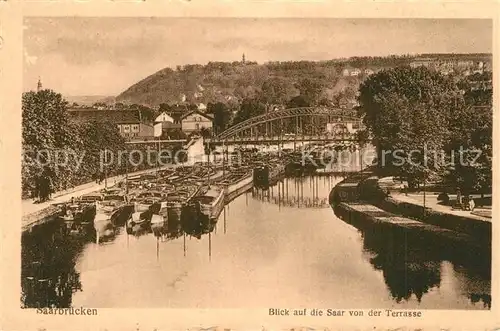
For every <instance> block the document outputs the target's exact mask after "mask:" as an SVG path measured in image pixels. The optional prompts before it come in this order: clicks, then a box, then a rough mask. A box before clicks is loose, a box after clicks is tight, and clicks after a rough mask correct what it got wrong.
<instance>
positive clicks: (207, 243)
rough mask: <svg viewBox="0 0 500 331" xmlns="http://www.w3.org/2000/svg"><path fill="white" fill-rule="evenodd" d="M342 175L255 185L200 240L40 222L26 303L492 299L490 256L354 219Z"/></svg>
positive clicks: (384, 303)
mask: <svg viewBox="0 0 500 331" xmlns="http://www.w3.org/2000/svg"><path fill="white" fill-rule="evenodd" d="M340 180H342V178H339V177H327V176H324V177H304V178H300V179H296V178H289V179H285V180H284V181H283V182H280V183H278V184H277V185H275V186H274V187H272V188H271V189H270V190H269V191H260V190H256V189H253V190H251V191H249V192H247V193H245V194H243V195H241V196H239V197H237V198H236V199H235V200H233V201H232V202H230V203H229V204H228V205H227V206H226V208H225V212H223V213H222V214H221V216H220V218H219V220H218V222H217V226H216V228H215V230H214V231H213V232H211V233H210V234H205V235H202V236H201V238H199V239H198V238H195V237H191V236H189V235H188V236H184V235H182V234H181V235H180V236H176V237H177V238H175V239H166V240H163V241H162V240H159V239H157V238H155V237H154V236H153V235H152V234H145V235H142V236H133V235H127V233H126V232H125V231H124V230H120V231H118V234H117V235H116V236H115V237H114V238H113V240H111V241H108V242H102V243H100V244H99V245H97V244H96V243H94V242H92V241H91V240H90V239H85V238H80V239H78V238H68V237H64V236H58V235H53V232H54V229H50V228H46V229H43V230H40V231H39V232H38V233H34V234H32V235H30V236H25V237H23V250H22V251H23V257H22V265H23V270H22V276H21V278H22V279H21V281H22V288H23V293H22V298H21V301H22V306H23V307H37V306H41V307H47V306H53V307H69V306H75V307H77V306H78V307H79V306H84V307H92V308H94V307H96V308H106V307H111V308H118V307H128V308H143V307H144V308H146V307H151V308H159V307H174V308H190V307H197V308H203V307H207V308H208V307H210V308H269V307H320V308H391V307H396V308H432V309H488V308H489V306H490V304H491V296H490V272H489V269H490V266H489V264H490V262H489V261H480V262H479V263H476V264H473V265H471V264H468V263H462V262H460V261H455V259H454V258H450V257H449V256H447V257H443V256H440V253H439V251H436V250H433V249H432V245H430V244H429V243H426V242H423V241H422V242H418V241H417V242H412V243H411V245H410V244H407V243H405V241H404V238H399V239H400V240H395V239H394V237H393V236H392V237H391V236H390V235H389V234H387V233H380V232H377V231H369V232H363V231H361V230H359V229H357V228H355V227H353V226H351V225H349V224H347V223H345V222H344V221H342V220H341V219H339V218H337V217H336V216H335V214H334V212H333V211H332V208H331V207H330V206H328V203H327V197H328V194H329V192H330V190H331V188H332V187H333V186H334V185H335V183H337V182H339V181H340ZM388 238H391V239H390V240H389V239H388ZM410 246H411V247H410ZM395 252H396V253H395ZM401 252H403V254H401ZM458 254H459V252H458ZM476 262H477V261H476Z"/></svg>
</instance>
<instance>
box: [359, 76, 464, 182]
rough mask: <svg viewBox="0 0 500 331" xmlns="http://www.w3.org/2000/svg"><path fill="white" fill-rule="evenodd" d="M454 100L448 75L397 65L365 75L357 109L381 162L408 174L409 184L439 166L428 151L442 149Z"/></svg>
mask: <svg viewBox="0 0 500 331" xmlns="http://www.w3.org/2000/svg"><path fill="white" fill-rule="evenodd" d="M456 98H457V89H456V86H455V85H454V84H453V82H452V81H451V80H450V79H447V78H445V77H444V76H441V75H440V74H438V73H434V72H431V71H429V70H427V69H425V68H417V69H411V68H409V67H399V68H395V69H391V70H386V71H382V72H379V73H377V74H375V75H372V76H371V77H370V78H369V79H367V80H366V81H365V82H364V83H363V84H362V85H361V87H360V96H359V102H360V107H359V111H360V114H361V115H363V116H364V117H363V121H364V123H365V125H366V126H367V128H368V129H369V130H370V132H371V133H372V135H373V138H374V143H375V146H376V147H377V152H378V158H377V159H378V160H379V166H382V167H384V168H385V170H388V171H390V172H392V173H398V174H401V175H403V176H406V177H407V179H408V182H409V186H412V187H413V186H415V185H417V184H418V183H419V182H421V181H422V180H424V179H425V177H426V176H427V175H428V170H429V169H432V170H437V169H440V165H439V164H436V162H438V160H437V158H435V157H429V155H426V154H427V153H433V152H434V151H440V150H442V149H443V146H444V143H445V141H446V140H447V138H448V134H449V132H448V131H447V130H446V127H447V117H448V115H449V113H450V112H452V109H453V100H455V99H456ZM436 127H439V128H442V129H440V130H435V128H436ZM384 151H385V152H386V153H384ZM396 151H398V152H397V155H396V154H395V153H396ZM424 161H425V162H424ZM401 163H402V164H401Z"/></svg>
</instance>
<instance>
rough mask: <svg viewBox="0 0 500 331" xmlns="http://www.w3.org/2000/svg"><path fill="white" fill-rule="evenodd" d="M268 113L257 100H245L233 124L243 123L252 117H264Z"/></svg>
mask: <svg viewBox="0 0 500 331" xmlns="http://www.w3.org/2000/svg"><path fill="white" fill-rule="evenodd" d="M265 112H266V107H265V105H264V104H262V103H260V102H259V101H257V100H255V99H244V100H243V101H242V103H241V105H240V109H239V110H238V112H237V113H236V116H235V118H234V121H233V124H237V123H240V122H243V121H245V120H247V119H249V118H251V117H255V116H259V115H262V114H264V113H265Z"/></svg>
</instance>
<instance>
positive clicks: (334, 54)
mask: <svg viewBox="0 0 500 331" xmlns="http://www.w3.org/2000/svg"><path fill="white" fill-rule="evenodd" d="M492 34H493V23H492V21H491V20H480V19H439V20H431V19H338V18H331V19H330V18H321V19H309V18H307V19H306V18H304V19H297V18H287V19H274V18H257V19H256V18H158V17H157V18H116V17H114V18H103V17H98V18H88V17H58V18H33V17H30V18H26V19H25V21H24V36H23V38H24V39H23V45H24V76H23V81H24V90H25V91H28V90H34V89H35V88H36V84H37V81H38V78H39V77H41V80H42V83H43V86H44V87H45V88H50V89H53V90H55V91H57V92H59V93H62V94H63V95H68V96H69V95H71V96H83V95H85V96H88V95H106V96H114V95H118V94H120V93H121V92H123V91H124V90H125V89H127V88H128V87H129V86H131V85H132V84H134V83H136V82H138V81H139V80H141V79H143V78H146V77H147V76H149V75H151V74H153V73H155V72H156V71H158V70H160V69H163V68H165V67H171V68H175V67H176V65H183V64H195V63H199V64H205V63H207V62H209V61H231V62H232V61H239V60H241V57H242V54H243V53H245V56H246V59H247V60H248V61H257V62H258V63H264V62H268V61H290V60H311V61H315V60H330V59H335V58H340V57H350V56H380V55H390V54H418V53H491V52H492Z"/></svg>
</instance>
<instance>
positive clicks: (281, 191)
mask: <svg viewBox="0 0 500 331" xmlns="http://www.w3.org/2000/svg"><path fill="white" fill-rule="evenodd" d="M333 178H334V177H332V176H321V177H320V176H300V177H292V178H287V179H284V180H281V181H278V182H277V183H275V184H274V185H272V186H270V187H267V188H253V189H252V197H253V198H254V199H257V200H260V201H265V202H269V203H273V204H275V205H278V206H280V207H281V206H284V207H293V208H329V207H330V205H329V204H328V195H326V196H325V194H324V191H325V187H329V185H331V183H332V179H333Z"/></svg>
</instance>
